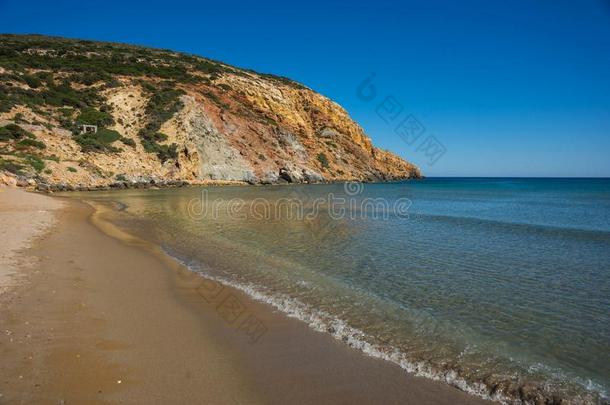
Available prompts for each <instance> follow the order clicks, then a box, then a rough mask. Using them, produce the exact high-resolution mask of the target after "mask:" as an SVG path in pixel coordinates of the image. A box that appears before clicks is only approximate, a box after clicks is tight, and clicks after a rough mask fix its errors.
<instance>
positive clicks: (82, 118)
mask: <svg viewBox="0 0 610 405" xmlns="http://www.w3.org/2000/svg"><path fill="white" fill-rule="evenodd" d="M76 122H77V123H78V124H88V125H97V126H98V127H106V126H108V125H112V124H114V119H113V118H112V115H110V114H108V113H107V112H104V111H98V110H96V109H95V108H85V109H83V110H82V111H81V113H80V114H79V115H78V118H76Z"/></svg>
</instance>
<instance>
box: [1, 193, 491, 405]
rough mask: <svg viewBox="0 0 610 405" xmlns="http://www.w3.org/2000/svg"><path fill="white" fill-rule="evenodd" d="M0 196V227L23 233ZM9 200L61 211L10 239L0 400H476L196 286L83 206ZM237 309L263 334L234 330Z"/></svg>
mask: <svg viewBox="0 0 610 405" xmlns="http://www.w3.org/2000/svg"><path fill="white" fill-rule="evenodd" d="M10 194H13V192H12V191H11V192H10ZM6 195H7V194H5V193H0V202H1V204H2V205H0V207H2V210H3V212H2V214H1V215H0V218H1V220H2V221H3V222H2V223H1V224H2V226H3V228H4V224H5V223H9V222H8V221H9V220H8V219H7V222H4V221H5V219H6V218H9V217H10V221H13V222H11V223H13V224H15V225H14V226H16V227H20V226H21V224H23V223H24V222H19V221H20V220H19V219H17V217H14V216H13V214H16V213H20V211H19V210H17V211H10V208H7V209H6V211H4V210H5V207H11V206H12V207H13V209H14V208H15V206H14V205H11V204H10V203H7V201H8V200H6V199H5V198H4V197H5V196H6ZM17 195H18V196H19V197H18V198H21V199H22V201H23V203H22V204H23V206H24V207H25V206H27V207H34V206H36V204H35V203H34V201H37V202H41V201H45V204H47V203H48V204H49V205H48V206H47V208H46V209H47V210H48V209H49V208H48V207H49V206H51V204H63V208H62V209H59V210H56V211H54V212H52V213H51V217H52V216H53V215H54V216H55V217H56V221H55V222H54V225H52V228H47V229H50V231H48V232H46V233H45V232H42V233H40V232H39V233H38V235H39V236H38V239H37V240H36V241H35V242H34V243H33V244H31V246H30V247H29V248H27V249H25V250H24V248H23V246H25V245H19V244H15V243H13V246H15V247H13V249H12V251H13V252H14V251H16V249H22V250H21V251H20V253H19V255H18V256H13V257H12V259H11V260H12V261H13V263H14V264H13V267H14V268H15V263H16V264H17V266H16V268H18V270H19V273H20V277H18V280H19V281H18V282H16V283H13V284H12V285H11V286H10V288H9V289H8V291H7V292H6V293H5V294H4V295H2V296H0V359H2V367H1V368H0V395H1V396H0V403H2V404H3V403H10V404H13V403H36V404H46V403H48V404H60V403H65V404H71V403H93V404H95V403H163V404H165V403H172V404H190V403H206V404H239V403H247V404H256V403H268V404H275V403H278V404H279V403H282V404H285V403H302V404H309V403H316V404H327V403H328V404H330V403H350V404H352V403H402V404H479V403H480V404H483V403H486V402H485V401H483V400H480V399H477V398H474V397H471V396H469V395H468V394H466V393H464V392H461V391H459V390H457V389H455V388H453V387H450V386H448V385H445V384H443V383H439V382H434V381H430V380H426V379H423V378H416V377H413V376H411V375H409V374H407V373H406V372H405V371H403V370H402V369H400V368H399V367H397V366H395V365H393V364H390V363H387V362H384V361H381V360H378V359H374V358H371V357H367V356H365V355H363V354H362V353H361V352H359V351H357V350H354V349H351V348H349V347H347V346H346V345H344V344H342V343H341V342H338V341H336V340H334V339H333V338H332V337H330V336H328V335H326V334H322V333H318V332H315V331H312V330H311V329H309V328H308V327H307V326H306V325H305V324H303V323H301V322H300V321H298V320H295V319H291V318H288V317H286V316H285V315H283V314H281V313H278V312H275V311H273V310H272V309H271V308H270V307H269V306H267V305H265V304H262V303H259V302H255V301H253V300H251V299H249V298H248V297H247V296H245V295H244V294H242V293H240V292H239V291H237V290H233V289H230V288H223V287H222V286H219V285H215V284H214V283H212V282H209V281H205V280H203V279H201V278H200V277H199V276H197V275H195V274H193V273H191V272H189V271H188V270H186V269H185V268H183V267H182V266H180V265H179V264H178V263H176V262H174V261H172V260H171V259H169V258H168V257H166V256H163V255H162V253H161V252H159V250H158V248H156V247H155V246H154V245H151V244H148V243H147V242H145V241H141V240H138V239H135V238H132V237H130V236H129V235H125V234H122V233H121V232H119V231H118V230H117V229H116V228H114V227H112V226H110V225H109V224H105V223H103V222H102V221H101V220H100V218H99V217H98V216H95V215H94V216H92V213H93V209H92V208H91V206H89V205H87V204H84V203H80V202H75V201H63V202H61V203H60V202H59V200H57V199H50V198H49V197H43V196H38V195H33V194H26V193H23V192H18V194H15V196H17ZM11 198H16V197H11ZM30 198H31V199H32V201H30ZM39 198H43V199H44V200H39ZM50 201H54V202H53V203H51V202H50ZM26 202H27V204H26ZM45 204H43V205H45ZM45 206H46V205H45ZM19 217H20V218H22V219H21V221H25V223H30V222H32V221H30V218H31V216H28V215H25V216H22V215H21V214H19ZM50 221H51V222H45V224H53V222H52V219H51V220H50ZM37 229H39V228H37ZM32 237H33V236H31V235H30V236H28V238H30V239H31V238H32ZM3 238H4V236H3ZM26 239H27V238H26ZM21 240H25V239H21ZM19 246H22V247H21V248H20V247H19ZM13 255H14V253H13ZM22 261H28V262H33V264H32V265H30V266H23V267H22V266H21V265H20V263H21V262H22ZM231 304H232V305H233V306H232V307H231ZM236 306H237V309H239V310H244V311H246V312H247V314H249V315H250V316H251V317H253V319H255V320H256V321H257V322H260V324H259V326H260V325H262V326H263V327H264V333H263V334H262V335H260V333H253V331H255V332H256V331H258V332H260V331H261V329H256V328H254V329H249V330H248V331H249V332H250V333H247V331H245V330H243V328H240V325H237V324H235V323H234V322H233V321H232V311H231V310H233V312H234V311H235V310H236ZM259 335H260V336H259ZM255 337H258V339H255Z"/></svg>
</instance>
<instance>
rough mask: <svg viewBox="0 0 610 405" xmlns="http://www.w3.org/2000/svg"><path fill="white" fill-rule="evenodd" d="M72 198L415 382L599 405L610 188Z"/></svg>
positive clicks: (607, 377) (447, 184) (427, 186)
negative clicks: (109, 210) (96, 205)
mask: <svg viewBox="0 0 610 405" xmlns="http://www.w3.org/2000/svg"><path fill="white" fill-rule="evenodd" d="M71 195H75V194H71ZM77 196H78V197H81V198H84V199H87V200H96V201H98V202H102V203H112V204H113V206H114V207H115V208H116V209H115V210H114V211H113V215H112V217H111V218H109V219H110V220H112V221H113V222H114V223H116V224H117V225H119V226H121V227H123V228H125V229H127V230H128V231H130V232H133V233H135V234H137V235H139V236H142V237H145V238H146V239H149V240H151V241H153V242H156V243H158V244H160V245H161V246H162V247H163V248H164V249H165V250H166V251H167V252H168V253H169V254H171V255H173V256H175V257H176V258H178V259H180V260H182V261H183V262H185V263H187V264H188V265H189V266H190V267H191V268H192V269H193V270H194V271H199V272H202V273H204V274H205V275H208V276H210V277H214V278H216V279H218V280H221V281H223V282H225V283H228V284H231V285H234V286H236V287H238V288H241V289H243V290H245V291H246V292H248V293H250V294H251V295H253V296H254V297H255V298H258V299H261V300H264V301H267V302H269V303H270V304H271V305H274V306H275V307H277V308H279V309H281V310H283V311H285V312H286V313H288V314H290V315H292V316H297V317H299V318H301V319H303V320H304V321H306V322H308V323H310V325H311V326H312V327H314V328H316V329H318V330H322V331H326V332H328V333H331V334H333V335H334V336H336V337H337V338H340V339H342V340H344V341H345V342H346V343H348V344H350V345H352V346H355V347H358V348H360V349H362V350H364V351H366V352H368V353H369V354H372V355H375V356H379V357H382V358H386V359H387V360H390V361H394V362H396V363H398V364H400V365H401V366H403V367H404V368H406V369H408V370H410V371H412V372H414V373H417V374H421V375H426V376H428V377H431V378H436V379H441V380H445V381H447V382H449V383H451V384H453V385H456V386H459V387H461V388H462V389H465V390H469V391H471V392H475V393H478V394H480V395H483V396H488V397H495V398H498V399H500V398H502V397H512V398H522V399H533V398H535V397H536V396H537V395H538V396H540V397H544V398H547V399H548V398H552V397H553V396H558V397H565V398H571V399H577V398H581V399H585V400H586V401H587V402H591V403H596V402H606V401H607V396H608V391H609V390H610V180H603V179H426V180H422V181H414V182H403V183H392V184H365V185H361V184H349V185H347V186H345V185H341V184H336V185H311V186H307V185H299V186H268V187H226V186H225V187H208V188H205V189H204V188H183V189H166V190H125V191H113V192H95V193H85V194H80V195H77ZM494 387H495V388H494ZM520 388H521V389H520Z"/></svg>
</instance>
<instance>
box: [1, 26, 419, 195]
mask: <svg viewBox="0 0 610 405" xmlns="http://www.w3.org/2000/svg"><path fill="white" fill-rule="evenodd" d="M83 124H89V125H96V126H97V132H95V133H82V130H83V127H82V125H83ZM0 126H1V127H2V128H0V171H2V170H3V171H5V172H11V173H13V174H15V175H17V176H20V178H21V179H22V181H23V179H30V183H32V182H36V183H39V184H67V185H71V186H78V185H80V186H84V187H96V186H107V185H110V184H113V183H115V184H116V183H133V182H147V183H150V181H151V180H152V181H153V182H158V183H163V182H188V183H193V184H198V183H205V182H209V181H218V182H225V181H226V182H249V183H277V182H319V181H345V180H363V181H375V180H397V179H405V178H410V177H418V176H419V170H418V169H417V168H416V167H415V166H414V165H412V164H410V163H408V162H406V161H404V160H402V159H400V158H399V157H397V156H396V155H394V154H392V153H390V152H387V151H383V150H380V149H377V148H375V147H374V146H372V144H371V140H370V139H369V138H368V137H367V135H366V134H365V133H364V131H363V130H362V128H360V127H359V126H358V125H357V124H356V123H355V122H354V121H353V120H352V119H351V118H350V117H349V115H348V114H347V112H346V111H345V110H344V109H343V108H341V107H340V106H339V105H338V104H336V103H334V102H332V101H331V100H329V99H328V98H326V97H324V96H322V95H320V94H318V93H316V92H314V91H312V90H310V89H308V88H306V87H304V86H302V85H300V84H298V83H296V82H293V81H291V80H289V79H286V78H282V77H277V76H272V75H265V74H259V73H255V72H252V71H247V70H243V69H238V68H235V67H232V66H228V65H225V64H223V63H220V62H215V61H211V60H208V59H204V58H200V57H195V56H190V55H185V54H180V53H175V52H171V51H164V50H154V49H148V48H141V47H134V46H128V45H120V44H109V43H99V42H91V41H76V40H67V39H61V38H49V37H41V36H14V35H3V36H0ZM5 174H6V173H5Z"/></svg>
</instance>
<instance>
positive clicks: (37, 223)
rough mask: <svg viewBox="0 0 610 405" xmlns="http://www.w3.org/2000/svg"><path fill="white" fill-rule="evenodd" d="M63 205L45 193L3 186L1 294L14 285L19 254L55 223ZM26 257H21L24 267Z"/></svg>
mask: <svg viewBox="0 0 610 405" xmlns="http://www.w3.org/2000/svg"><path fill="white" fill-rule="evenodd" d="M62 206H63V204H62V203H61V202H60V201H58V200H55V199H52V198H48V197H45V196H41V195H37V194H32V193H26V192H24V191H21V190H18V189H15V188H10V187H1V186H0V241H2V243H0V294H2V292H3V291H5V290H6V289H7V288H8V287H10V286H11V285H12V284H14V283H15V282H16V281H15V280H14V278H15V277H17V278H18V277H19V274H18V273H17V272H16V267H17V260H18V253H19V251H20V250H22V249H25V248H27V247H28V246H29V244H30V243H31V242H32V241H33V240H34V239H35V238H36V237H37V236H39V235H40V234H42V233H43V232H45V231H46V230H47V229H49V228H50V226H51V225H52V224H53V223H54V215H53V212H54V211H56V210H58V209H59V208H61V207H62ZM24 264H25V263H24V260H23V258H22V259H21V265H22V266H23V265H24Z"/></svg>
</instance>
